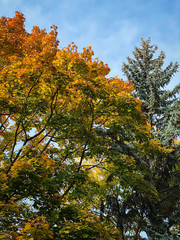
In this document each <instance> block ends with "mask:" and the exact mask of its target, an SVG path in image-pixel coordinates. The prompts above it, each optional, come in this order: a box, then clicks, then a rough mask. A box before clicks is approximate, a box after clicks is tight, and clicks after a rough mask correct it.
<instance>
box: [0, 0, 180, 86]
mask: <svg viewBox="0 0 180 240" xmlns="http://www.w3.org/2000/svg"><path fill="white" fill-rule="evenodd" d="M0 6H1V7H0V16H6V17H13V16H14V15H15V11H20V12H22V13H23V14H24V15H25V17H26V23H25V26H26V30H27V31H28V32H30V31H31V29H32V27H33V26H39V27H40V28H46V29H47V31H50V26H51V25H53V24H54V25H56V26H57V27H58V39H59V41H60V44H59V48H61V47H66V46H67V45H68V44H70V43H71V42H74V43H75V44H76V45H77V46H78V49H79V51H82V48H83V47H86V46H92V50H93V51H94V53H95V57H98V58H99V60H102V61H103V62H104V63H107V64H108V65H109V67H110V68H111V72H110V74H109V76H111V77H113V76H114V77H115V76H118V77H120V78H122V79H124V80H126V78H125V76H124V75H123V73H122V71H121V67H122V63H123V62H127V60H126V57H127V56H130V57H132V56H133V55H132V52H133V50H134V47H135V46H138V47H139V46H140V44H141V38H144V39H145V40H146V39H148V38H149V37H150V39H151V44H152V45H154V44H155V45H157V46H158V51H157V52H158V53H160V51H164V52H165V54H166V60H165V65H164V67H166V66H167V65H168V64H169V63H170V62H171V61H172V62H178V63H180V0H0ZM178 83H180V71H179V72H178V73H177V74H176V75H175V76H174V77H173V79H172V81H171V84H170V85H169V89H172V88H173V86H175V85H177V84H178Z"/></svg>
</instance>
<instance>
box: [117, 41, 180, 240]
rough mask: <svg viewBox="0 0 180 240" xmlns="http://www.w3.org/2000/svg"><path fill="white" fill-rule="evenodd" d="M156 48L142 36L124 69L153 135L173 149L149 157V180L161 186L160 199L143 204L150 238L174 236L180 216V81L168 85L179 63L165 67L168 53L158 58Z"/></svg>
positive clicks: (159, 187)
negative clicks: (168, 88) (155, 157)
mask: <svg viewBox="0 0 180 240" xmlns="http://www.w3.org/2000/svg"><path fill="white" fill-rule="evenodd" d="M156 50H157V46H154V45H153V46H151V45H150V39H148V40H147V41H144V40H143V39H142V43H141V48H138V47H136V48H135V51H134V52H133V55H134V59H132V58H130V57H128V58H127V60H128V63H127V64H126V63H124V64H123V67H122V71H123V72H124V73H125V75H126V77H127V79H128V80H132V82H133V83H134V85H135V91H134V93H133V95H134V96H136V97H138V98H139V99H140V100H141V101H142V111H143V113H144V114H146V116H147V119H148V122H149V123H150V124H151V134H152V138H153V139H158V140H160V141H161V142H162V144H163V145H164V146H165V147H168V148H172V149H173V150H172V151H171V152H170V153H169V154H168V155H167V156H166V158H164V160H163V158H162V157H161V156H160V157H158V158H157V159H156V161H153V159H152V158H149V159H147V158H146V162H147V164H148V165H149V167H150V168H151V174H150V176H149V181H151V182H152V183H153V185H154V186H155V188H156V189H157V191H158V193H159V197H160V199H159V201H158V202H157V203H156V204H155V203H153V202H152V201H150V200H148V199H145V198H144V199H142V203H141V205H142V206H139V208H141V209H143V211H144V212H146V217H147V221H148V222H149V223H148V222H147V223H146V228H147V234H148V236H149V237H150V239H172V236H173V234H172V233H171V229H172V228H173V226H176V225H177V223H178V222H179V219H180V216H179V213H178V208H179V199H180V195H179V192H180V191H179V186H178V179H179V177H180V173H179V162H178V159H179V156H180V155H179V144H178V142H177V141H176V139H178V138H179V133H180V121H179V119H180V107H179V106H180V104H179V97H178V93H179V91H180V85H177V86H175V87H174V89H173V90H171V91H170V90H166V89H165V87H166V86H167V84H169V82H170V80H171V78H172V76H173V75H174V74H175V73H176V71H177V69H178V64H177V63H175V64H173V63H170V64H169V65H168V66H167V67H166V68H165V69H163V64H164V59H165V54H164V52H161V53H160V55H159V56H158V57H157V58H154V54H155V53H156ZM132 197H133V196H131V198H132ZM136 207H137V206H136ZM168 236H169V238H168ZM174 237H175V236H174ZM177 238H178V235H177ZM174 239H176V238H174Z"/></svg>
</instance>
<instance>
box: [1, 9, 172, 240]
mask: <svg viewBox="0 0 180 240" xmlns="http://www.w3.org/2000/svg"><path fill="white" fill-rule="evenodd" d="M24 21H25V18H24V16H23V14H22V13H19V12H16V15H15V17H14V18H6V17H2V18H1V19H0V57H1V58H0V167H1V168H0V191H1V192H0V209H1V212H0V239H16V240H20V239H22V240H25V239H31V240H33V239H34V240H39V239H43V240H45V239H121V237H124V235H123V236H122V233H121V227H120V225H119V226H117V225H116V224H115V222H114V220H113V219H111V218H110V217H109V219H106V216H107V215H108V214H107V212H106V211H108V210H103V209H102V208H104V209H105V208H106V207H107V206H108V204H107V203H108V200H107V199H108V198H107V196H109V199H110V196H111V197H113V196H115V195H117V194H120V195H122V197H124V198H127V197H128V195H129V194H130V192H131V191H133V188H136V189H137V191H138V192H140V193H141V194H143V195H145V196H146V197H147V198H150V199H152V200H153V201H158V193H157V191H156V188H155V187H154V186H153V183H152V182H151V181H149V180H148V171H149V167H148V166H146V164H145V163H144V162H142V161H141V160H140V159H141V157H143V156H144V157H145V158H150V157H153V158H154V157H155V158H156V157H158V156H164V157H165V156H166V154H168V153H169V152H170V151H172V150H169V149H166V148H165V147H162V146H161V144H160V142H158V141H155V140H151V133H150V125H149V124H148V123H147V121H146V117H145V115H143V114H142V112H141V101H140V100H139V99H137V98H135V97H133V96H132V94H131V93H132V91H133V90H134V85H133V84H132V82H124V81H123V80H121V79H119V78H118V77H115V78H108V76H107V75H108V73H109V71H110V69H109V67H108V65H107V64H104V63H103V62H102V61H99V60H98V59H97V58H93V55H94V53H93V51H92V49H91V47H87V48H84V49H83V51H82V52H78V49H77V46H76V45H75V44H74V43H72V44H70V45H69V46H68V47H66V48H61V49H60V48H58V44H59V42H58V40H57V28H56V27H55V26H52V30H51V31H50V32H49V33H47V32H46V30H44V29H43V30H41V29H39V28H38V27H36V26H35V27H33V29H32V32H31V33H28V32H27V31H26V30H25V28H24ZM132 149H133V151H132ZM123 189H124V190H123ZM129 231H130V232H131V236H133V234H135V233H137V232H138V231H137V228H136V225H134V223H129V225H127V232H129ZM138 234H139V232H138ZM138 234H136V236H138ZM129 236H130V235H129ZM123 239H130V238H128V237H126V238H125V237H124V238H123ZM134 239H135V238H134ZM136 239H140V236H139V238H136Z"/></svg>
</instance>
